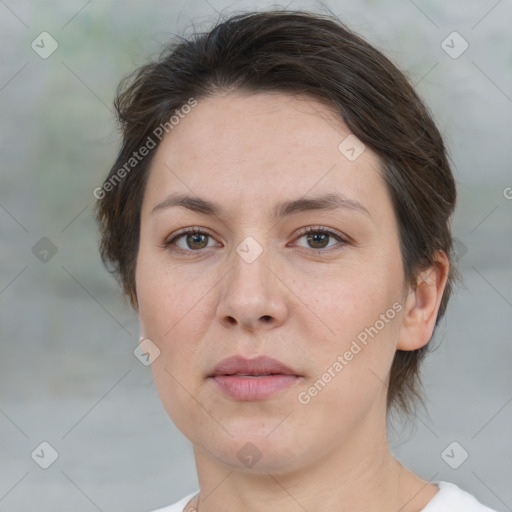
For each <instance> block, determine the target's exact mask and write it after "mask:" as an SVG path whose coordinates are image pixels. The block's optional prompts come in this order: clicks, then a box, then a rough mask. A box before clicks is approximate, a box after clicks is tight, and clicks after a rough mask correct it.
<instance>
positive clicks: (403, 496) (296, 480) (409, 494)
mask: <svg viewBox="0 0 512 512" xmlns="http://www.w3.org/2000/svg"><path fill="white" fill-rule="evenodd" d="M363 430H364V429H363ZM359 434H360V435H358V436H354V438H351V439H350V440H347V441H346V442H344V443H340V445H339V446H337V447H335V448H330V449H329V450H326V452H325V453H323V454H316V457H315V458H314V459H311V460H309V461H308V462H309V463H307V464H306V463H303V464H299V463H298V462H297V460H296V461H295V466H294V467H288V468H287V469H283V468H279V469H276V468H271V467H268V466H267V467H262V468H260V469H259V470H256V468H257V466H255V467H254V468H253V469H252V470H250V471H249V470H240V469H239V468H235V467H233V466H228V465H226V464H224V463H222V462H219V460H218V459H216V458H212V456H211V454H209V453H207V452H203V451H201V450H200V449H198V448H196V449H195V450H194V454H195V458H196V466H197V471H198V479H199V485H200V489H201V492H200V494H199V496H198V497H197V499H194V500H192V501H191V502H190V503H189V506H188V507H186V508H185V510H187V511H188V510H194V508H195V509H196V510H198V512H219V511H222V512H239V511H240V510H244V511H247V512H261V511H263V510H264V511H265V512H283V511H290V512H291V511H295V510H301V509H302V510H307V511H308V512H349V511H350V512H353V511H354V510H379V511H380V512H388V511H389V512H391V511H394V512H396V511H397V510H400V511H401V512H417V511H421V510H422V509H423V508H424V506H425V505H426V504H427V503H428V501H430V499H431V498H432V497H433V496H434V494H435V493H436V492H437V490H438V489H437V487H435V486H434V485H432V484H429V483H428V482H425V481H424V480H421V479H420V478H418V477H417V476H416V475H414V474H413V473H411V472H410V471H408V470H407V469H406V468H404V467H403V466H402V465H401V464H400V463H399V462H398V461H397V460H396V459H395V458H394V457H393V456H392V454H391V452H390V451H389V447H388V443H387V438H386V436H385V435H384V438H382V437H379V436H375V433H374V437H373V438H371V437H370V439H371V441H370V442H368V439H369V437H368V436H367V434H368V433H367V432H359Z"/></svg>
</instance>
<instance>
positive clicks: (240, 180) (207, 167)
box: [143, 92, 389, 213]
mask: <svg viewBox="0 0 512 512" xmlns="http://www.w3.org/2000/svg"><path fill="white" fill-rule="evenodd" d="M347 137H349V138H348V139H347ZM346 141H348V142H346ZM347 144H348V146H351V147H352V146H353V147H354V151H352V152H349V153H346V150H347V149H351V147H347ZM358 144H359V145H358ZM362 148H364V146H363V145H362V144H361V143H360V142H359V141H357V139H355V138H354V136H353V135H351V132H350V130H349V128H348V127H347V126H346V125H345V123H344V122H343V120H342V119H341V117H340V116H339V115H338V114H336V113H335V112H333V111H332V109H330V108H329V107H328V106H326V105H325V104H324V103H322V102H320V101H318V100H316V99H314V98H312V97H309V96H305V95H301V96H297V95H290V94H285V93H266V92H265V93H251V94H249V93H245V92H231V93H225V94H222V95H214V96H210V97H207V98H204V99H200V100H198V103H197V106H195V107H194V108H193V109H191V111H190V112H189V113H188V114H187V115H185V116H184V117H183V118H182V119H180V122H179V123H178V124H177V125H175V126H174V127H173V129H172V131H170V132H169V133H168V134H167V135H166V136H165V137H164V139H163V140H162V142H161V143H160V145H159V147H158V150H157V152H156V154H155V157H154V159H153V162H152V166H151V171H150V176H149V180H148V185H147V189H146V194H145V200H144V205H143V210H144V211H146V213H147V212H148V210H149V209H150V208H152V207H153V206H154V205H155V204H156V203H157V202H158V201H159V200H160V201H161V200H162V199H163V198H164V196H165V195H166V194H169V193H175V192H177V193H187V194H192V195H197V196H200V197H203V198H208V199H211V200H214V201H215V202H222V203H224V204H226V206H228V207H229V206H230V205H231V206H233V207H234V208H240V207H242V206H243V205H244V204H245V205H253V206H254V205H256V204H261V201H265V202H267V201H268V202H271V203H272V202H274V203H277V202H279V201H282V200H283V199H296V198H297V197H300V196H306V195H307V194H311V195H317V194H325V193H330V192H333V191H336V192H340V193H342V194H344V195H346V196H347V197H351V198H353V199H355V200H358V201H360V202H363V203H365V202H366V203H370V204H369V206H368V208H371V203H372V202H373V203H378V202H382V201H384V202H385V201H386V200H387V191H386V188H385V185H384V182H383V180H382V178H381V175H380V161H379V159H378V157H377V155H376V154H375V153H374V152H372V151H371V150H370V149H369V148H364V150H363V151H362V152H361V153H360V154H359V152H360V151H361V149H362ZM354 156H356V158H354ZM241 201H243V203H241ZM387 206H389V205H387ZM143 213H144V212H143Z"/></svg>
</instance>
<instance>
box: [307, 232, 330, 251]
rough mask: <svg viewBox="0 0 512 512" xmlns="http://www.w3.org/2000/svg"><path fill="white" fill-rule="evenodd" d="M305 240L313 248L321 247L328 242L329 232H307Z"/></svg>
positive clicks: (325, 245)
mask: <svg viewBox="0 0 512 512" xmlns="http://www.w3.org/2000/svg"><path fill="white" fill-rule="evenodd" d="M306 240H307V241H308V243H309V244H310V245H311V247H312V248H313V249H323V248H324V247H327V244H328V243H329V234H327V233H322V232H317V233H308V234H307V235H306Z"/></svg>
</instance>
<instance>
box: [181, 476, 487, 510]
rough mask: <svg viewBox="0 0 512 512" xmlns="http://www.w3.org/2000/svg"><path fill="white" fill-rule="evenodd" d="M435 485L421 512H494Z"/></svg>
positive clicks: (445, 485)
mask: <svg viewBox="0 0 512 512" xmlns="http://www.w3.org/2000/svg"><path fill="white" fill-rule="evenodd" d="M435 483H436V485H437V486H438V487H439V492H438V493H437V494H436V495H435V496H434V497H433V498H432V499H431V500H430V502H429V503H428V504H427V506H426V507H425V508H424V509H423V510H422V511H421V512H496V511H494V510H492V509H490V508H489V507H486V506H485V505H482V504H481V503H480V502H479V501H478V500H477V499H476V498H475V497H474V496H473V495H471V494H469V493H468V492H466V491H464V490H462V489H461V488H460V487H458V486H457V485H455V484H452V483H450V482H444V481H440V482H435ZM180 512H181V511H180Z"/></svg>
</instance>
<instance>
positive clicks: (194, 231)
mask: <svg viewBox="0 0 512 512" xmlns="http://www.w3.org/2000/svg"><path fill="white" fill-rule="evenodd" d="M310 233H321V234H326V235H329V236H330V237H332V238H334V239H335V240H336V241H337V242H338V244H336V245H334V246H330V247H326V248H322V249H315V248H313V247H308V248H307V249H308V250H309V251H310V252H312V253H314V254H325V253H329V252H331V250H339V249H340V248H341V247H343V246H344V245H346V244H348V243H349V241H348V240H347V239H345V238H343V237H342V236H341V235H339V234H338V233H336V232H335V231H332V230H330V229H326V228H324V227H321V226H318V227H314V226H307V227H306V228H304V229H303V230H302V231H301V232H300V233H299V235H298V236H297V238H296V239H297V240H298V239H300V238H302V237H304V236H306V235H308V234H310ZM187 235H206V236H208V237H210V238H213V237H212V235H210V233H208V232H207V231H204V230H202V229H200V228H199V227H193V228H185V229H183V230H180V231H178V232H177V233H176V234H175V235H174V236H173V237H172V238H169V239H168V240H166V241H165V242H164V243H163V244H162V247H163V248H165V249H168V250H170V251H172V252H176V253H181V254H187V255H193V254H194V253H200V252H203V251H204V250H206V249H208V248H204V249H195V250H194V249H182V248H180V247H174V248H171V246H172V245H173V244H174V243H175V242H176V241H178V240H179V239H181V238H183V237H185V236H187ZM339 245H341V247H338V246H339ZM303 248H306V247H303Z"/></svg>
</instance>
